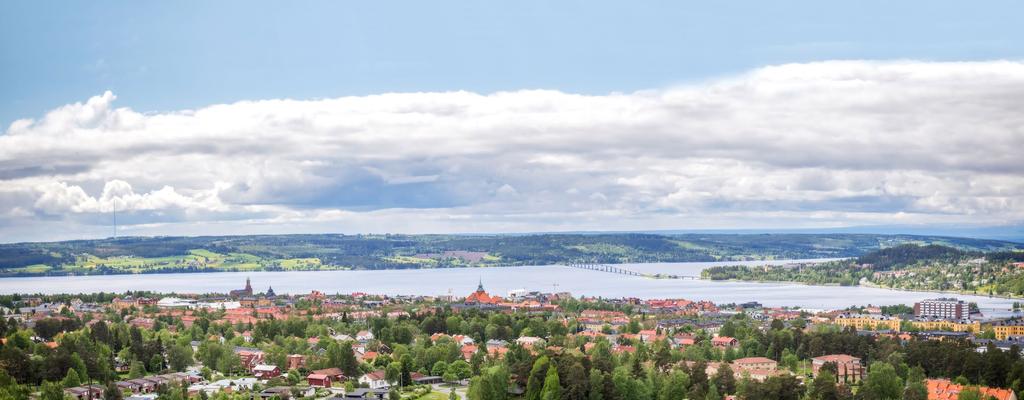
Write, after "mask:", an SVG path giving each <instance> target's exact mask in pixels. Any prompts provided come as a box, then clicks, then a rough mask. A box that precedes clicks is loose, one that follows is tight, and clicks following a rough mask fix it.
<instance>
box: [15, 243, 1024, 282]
mask: <svg viewBox="0 0 1024 400" xmlns="http://www.w3.org/2000/svg"><path fill="white" fill-rule="evenodd" d="M908 243H912V244H938V245H944V246H950V247H954V248H957V249H961V250H966V251H981V252H988V251H1006V250H1021V249H1024V244H1021V243H1016V242H1010V241H1002V240H992V239H975V238H962V237H950V236H930V235H903V234H900V235H883V234H854V233H756V234H735V233H672V234H666V233H657V234H654V233H591V234H587V233H553V234H552V233H546V234H510V235H401V234H395V235H390V234H389V235H343V234H293V235H246V236H199V237H184V236H159V237H118V238H108V239H96V240H72V241H62V242H48V243H12V244H0V276H34V275H78V274H122V273H151V272H213V271H261V270H262V271H274V270H325V269H407V268H445V267H465V266H512V265H549V264H564V263H605V264H615V263H643V262H689V261H739V260H762V259H808V258H838V257H857V256H860V255H862V254H865V253H867V252H870V251H874V250H878V249H882V248H888V247H893V246H898V245H901V244H908ZM465 255H469V256H465Z"/></svg>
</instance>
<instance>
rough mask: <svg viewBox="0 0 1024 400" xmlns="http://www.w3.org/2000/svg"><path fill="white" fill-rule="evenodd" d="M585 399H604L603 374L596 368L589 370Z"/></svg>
mask: <svg viewBox="0 0 1024 400" xmlns="http://www.w3.org/2000/svg"><path fill="white" fill-rule="evenodd" d="M680 398H681V397H680ZM587 400H604V374H603V373H601V371H600V370H598V369H597V368H593V369H591V370H590V390H589V391H588V393H587Z"/></svg>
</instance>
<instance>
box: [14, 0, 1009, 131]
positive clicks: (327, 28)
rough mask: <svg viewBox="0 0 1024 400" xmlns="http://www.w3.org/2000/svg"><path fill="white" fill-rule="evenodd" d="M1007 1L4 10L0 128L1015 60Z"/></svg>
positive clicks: (159, 5)
mask: <svg viewBox="0 0 1024 400" xmlns="http://www.w3.org/2000/svg"><path fill="white" fill-rule="evenodd" d="M1020 15H1024V4H1022V3H1020V2H1014V1H991V2H983V3H978V2H962V1H851V2H823V1H778V2H774V1H773V2H764V1H746V2H739V1H737V2H680V1H656V2H655V1H644V2H610V1H558V2H551V1H510V2H466V1H429V2H424V1H408V2H395V1H370V2H338V1H304V2H299V3H297V4H293V3H281V2H270V1H183V2H156V1H83V2H50V1H9V2H3V3H2V4H0V49H2V51H0V57H2V58H0V123H2V124H3V125H5V126H6V125H7V124H9V123H10V122H11V121H13V120H15V119H18V118H29V117H38V116H40V115H41V114H42V113H44V112H46V111H48V110H50V109H52V108H54V107H57V106H60V105H63V104H67V103H72V102H75V101H81V100H83V99H86V98H88V97H90V96H93V95H96V94H99V93H102V92H103V91H105V90H111V91H113V92H114V93H117V95H118V97H119V99H120V101H121V103H122V104H127V105H130V106H131V107H133V108H134V109H136V110H139V111H166V110H178V109H185V108H198V107H202V106H206V105H209V104H217V103H228V102H234V101H239V100H246V99H269V98H295V99H309V98H324V97H339V96H349V95H366V94H375V93H384V92H411V91H447V90H469V91H475V92H483V93H489V92H493V91H498V90H519V89H534V88H542V89H555V90H562V91H567V92H573V93H588V94H604V93H609V92H616V91H622V92H631V91H634V90H639V89H649V88H660V87H664V86H666V85H672V84H676V83H679V82H692V81H695V80H704V79H711V78H717V77H722V76H727V75H729V74H734V73H739V72H742V71H745V70H749V69H752V68H757V67H761V66H765V65H773V64H782V63H789V62H808V61H819V60H832V59H886V60H887V59H921V60H955V61H962V60H990V59H1007V58H1008V59H1019V58H1022V57H1024V41H1022V40H1020V38H1024V24H1021V23H1020V20H1019V16H1020Z"/></svg>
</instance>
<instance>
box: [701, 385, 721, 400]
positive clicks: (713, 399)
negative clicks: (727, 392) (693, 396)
mask: <svg viewBox="0 0 1024 400" xmlns="http://www.w3.org/2000/svg"><path fill="white" fill-rule="evenodd" d="M704 399H705V400H722V396H721V395H719V394H718V387H717V386H715V385H710V386H708V395H707V396H705V397H704Z"/></svg>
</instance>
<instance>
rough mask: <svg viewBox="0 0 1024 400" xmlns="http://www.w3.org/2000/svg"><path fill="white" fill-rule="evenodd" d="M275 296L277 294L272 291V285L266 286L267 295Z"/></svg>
mask: <svg viewBox="0 0 1024 400" xmlns="http://www.w3.org/2000/svg"><path fill="white" fill-rule="evenodd" d="M275 296H277V294H276V293H274V287H273V286H268V287H267V297H275Z"/></svg>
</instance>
